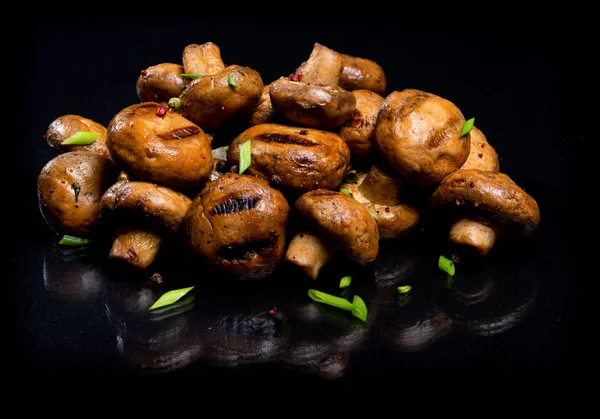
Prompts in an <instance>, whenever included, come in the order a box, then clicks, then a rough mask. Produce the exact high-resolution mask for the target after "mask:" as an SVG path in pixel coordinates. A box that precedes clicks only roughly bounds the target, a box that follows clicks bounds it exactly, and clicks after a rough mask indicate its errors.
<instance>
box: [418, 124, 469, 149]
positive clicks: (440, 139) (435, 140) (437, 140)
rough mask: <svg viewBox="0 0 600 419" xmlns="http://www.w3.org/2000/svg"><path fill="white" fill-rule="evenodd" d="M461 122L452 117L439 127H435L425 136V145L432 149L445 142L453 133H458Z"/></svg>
mask: <svg viewBox="0 0 600 419" xmlns="http://www.w3.org/2000/svg"><path fill="white" fill-rule="evenodd" d="M461 127H462V125H461V124H459V122H458V118H452V119H451V120H449V121H448V122H446V123H445V124H444V126H443V127H442V128H440V129H437V130H435V131H434V132H433V134H431V135H430V136H429V138H427V141H425V147H427V148H428V149H430V150H432V149H434V148H438V147H440V146H441V145H443V144H445V143H446V142H447V141H448V140H449V139H450V138H451V137H452V136H453V135H455V134H458V132H459V131H460V128H461Z"/></svg>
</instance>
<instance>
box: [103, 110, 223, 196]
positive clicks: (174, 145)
mask: <svg viewBox="0 0 600 419" xmlns="http://www.w3.org/2000/svg"><path fill="white" fill-rule="evenodd" d="M160 106H161V105H160V104H159V103H155V102H145V103H140V104H135V105H131V106H128V107H126V108H125V109H123V110H121V111H120V112H119V113H118V114H117V115H115V116H114V117H113V119H112V120H111V121H110V123H109V125H108V135H107V142H106V144H107V146H108V149H109V150H110V153H111V155H112V157H113V159H114V160H115V162H117V164H119V165H120V166H121V167H122V168H123V169H124V170H125V171H126V172H127V173H129V174H131V175H132V176H134V177H136V178H138V179H140V180H145V181H148V182H155V183H159V184H161V185H165V186H169V187H173V188H182V189H185V188H191V187H197V186H199V185H200V184H201V183H202V182H203V181H205V180H206V179H207V178H208V176H209V175H210V172H211V171H212V167H213V157H212V149H211V147H210V143H209V140H208V137H207V136H206V134H205V133H204V131H203V130H202V128H200V127H199V126H197V125H196V124H194V123H192V122H191V121H189V120H187V119H186V118H184V117H183V116H181V115H179V114H177V113H175V112H171V111H169V112H166V113H165V114H164V115H163V114H161V112H160V111H159V110H160ZM157 112H158V114H157Z"/></svg>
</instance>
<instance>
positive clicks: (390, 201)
mask: <svg viewBox="0 0 600 419" xmlns="http://www.w3.org/2000/svg"><path fill="white" fill-rule="evenodd" d="M357 177H358V180H357V181H356V183H350V182H349V183H344V184H342V185H340V189H342V188H345V189H347V190H348V191H350V193H351V194H352V197H353V198H354V199H356V200H357V201H358V202H360V203H361V204H363V205H364V206H365V207H366V208H367V209H368V210H369V211H370V212H372V213H375V214H377V218H376V219H375V221H376V222H377V227H378V229H379V236H380V238H381V239H396V238H398V237H401V236H404V235H406V234H408V233H409V232H410V231H412V230H413V229H414V228H415V226H416V225H417V223H418V222H419V218H420V211H419V210H418V209H417V208H416V207H415V206H413V205H408V204H404V203H402V201H401V199H400V192H401V190H402V181H401V180H399V179H397V178H395V177H392V176H391V175H389V174H388V173H387V172H385V171H384V170H382V169H381V167H379V166H378V165H373V166H371V168H370V169H369V171H368V172H366V173H360V174H358V176H357Z"/></svg>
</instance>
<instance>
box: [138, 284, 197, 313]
mask: <svg viewBox="0 0 600 419" xmlns="http://www.w3.org/2000/svg"><path fill="white" fill-rule="evenodd" d="M193 288H194V286H191V287H187V288H180V289H176V290H171V291H167V292H165V293H164V294H163V295H161V296H160V298H159V299H158V300H156V302H155V303H154V304H152V305H151V306H150V308H149V309H148V310H154V309H157V308H160V307H164V306H168V305H170V304H173V303H175V302H176V301H177V300H179V299H180V298H181V297H183V296H184V295H186V294H187V293H188V292H190V291H191V290H192V289H193Z"/></svg>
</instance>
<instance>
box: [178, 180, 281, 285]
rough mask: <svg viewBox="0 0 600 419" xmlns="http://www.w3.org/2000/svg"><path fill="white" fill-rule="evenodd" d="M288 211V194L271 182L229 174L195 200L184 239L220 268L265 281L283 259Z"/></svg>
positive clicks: (194, 250) (227, 271) (199, 253)
mask: <svg viewBox="0 0 600 419" xmlns="http://www.w3.org/2000/svg"><path fill="white" fill-rule="evenodd" d="M289 209H290V208H289V205H288V203H287V201H286V199H285V198H284V196H283V194H282V193H281V192H280V191H278V190H277V189H274V188H272V187H270V186H269V184H268V183H267V182H266V181H264V180H262V179H257V178H256V177H254V176H248V175H237V174H235V173H226V174H224V175H222V176H220V177H219V178H218V179H216V180H214V181H211V182H209V183H208V184H207V185H206V186H205V187H204V189H202V191H201V192H200V194H199V195H198V196H197V197H196V198H195V199H194V201H193V202H192V205H191V206H190V209H189V211H188V213H187V214H186V216H185V219H184V221H183V233H184V237H185V241H186V243H187V245H188V246H189V248H190V249H191V250H192V251H193V252H195V253H196V254H198V255H200V256H201V257H202V258H203V259H205V260H206V261H208V263H209V264H210V266H211V267H213V268H215V270H216V271H217V272H219V273H221V274H225V275H231V276H233V277H236V278H239V279H261V278H264V277H266V276H268V275H270V274H271V273H272V272H273V271H274V270H275V268H276V267H277V266H278V264H279V262H280V260H281V258H282V257H283V253H284V250H285V228H286V224H287V218H288V213H289Z"/></svg>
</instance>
